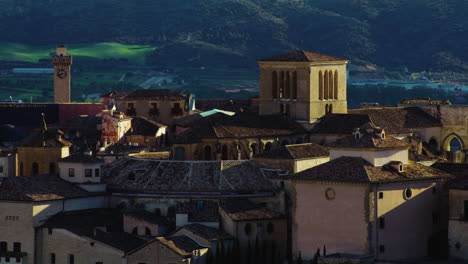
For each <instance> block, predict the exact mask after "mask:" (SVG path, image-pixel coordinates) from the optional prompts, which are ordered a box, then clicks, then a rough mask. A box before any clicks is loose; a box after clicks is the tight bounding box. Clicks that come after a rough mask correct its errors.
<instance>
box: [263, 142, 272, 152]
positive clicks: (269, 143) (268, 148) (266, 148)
mask: <svg viewBox="0 0 468 264" xmlns="http://www.w3.org/2000/svg"><path fill="white" fill-rule="evenodd" d="M272 148H273V144H271V142H268V143H266V144H265V151H268V150H270V149H272Z"/></svg>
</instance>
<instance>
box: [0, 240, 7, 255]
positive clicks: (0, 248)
mask: <svg viewBox="0 0 468 264" xmlns="http://www.w3.org/2000/svg"><path fill="white" fill-rule="evenodd" d="M7 247H8V246H7V242H5V241H2V242H0V252H2V253H4V252H7V251H8V248H7Z"/></svg>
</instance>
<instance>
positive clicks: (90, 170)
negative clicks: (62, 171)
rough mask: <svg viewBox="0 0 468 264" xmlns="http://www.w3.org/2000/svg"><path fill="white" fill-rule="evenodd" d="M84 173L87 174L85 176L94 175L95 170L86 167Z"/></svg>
mask: <svg viewBox="0 0 468 264" xmlns="http://www.w3.org/2000/svg"><path fill="white" fill-rule="evenodd" d="M84 174H85V177H92V176H93V170H92V169H85V170H84Z"/></svg>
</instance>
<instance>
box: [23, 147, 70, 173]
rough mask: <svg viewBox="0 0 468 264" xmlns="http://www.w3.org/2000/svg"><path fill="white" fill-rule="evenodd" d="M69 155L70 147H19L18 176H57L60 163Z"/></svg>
mask: <svg viewBox="0 0 468 264" xmlns="http://www.w3.org/2000/svg"><path fill="white" fill-rule="evenodd" d="M69 155H70V147H69V146H62V147H60V146H57V147H18V148H17V169H16V175H17V176H30V175H35V174H49V173H50V174H57V173H58V161H59V160H60V159H62V158H65V157H68V156H69ZM35 164H37V165H35Z"/></svg>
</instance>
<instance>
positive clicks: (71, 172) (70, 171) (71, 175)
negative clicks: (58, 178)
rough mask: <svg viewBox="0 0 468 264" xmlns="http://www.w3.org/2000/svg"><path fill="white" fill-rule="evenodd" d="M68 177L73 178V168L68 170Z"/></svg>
mask: <svg viewBox="0 0 468 264" xmlns="http://www.w3.org/2000/svg"><path fill="white" fill-rule="evenodd" d="M68 177H75V168H69V169H68Z"/></svg>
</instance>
